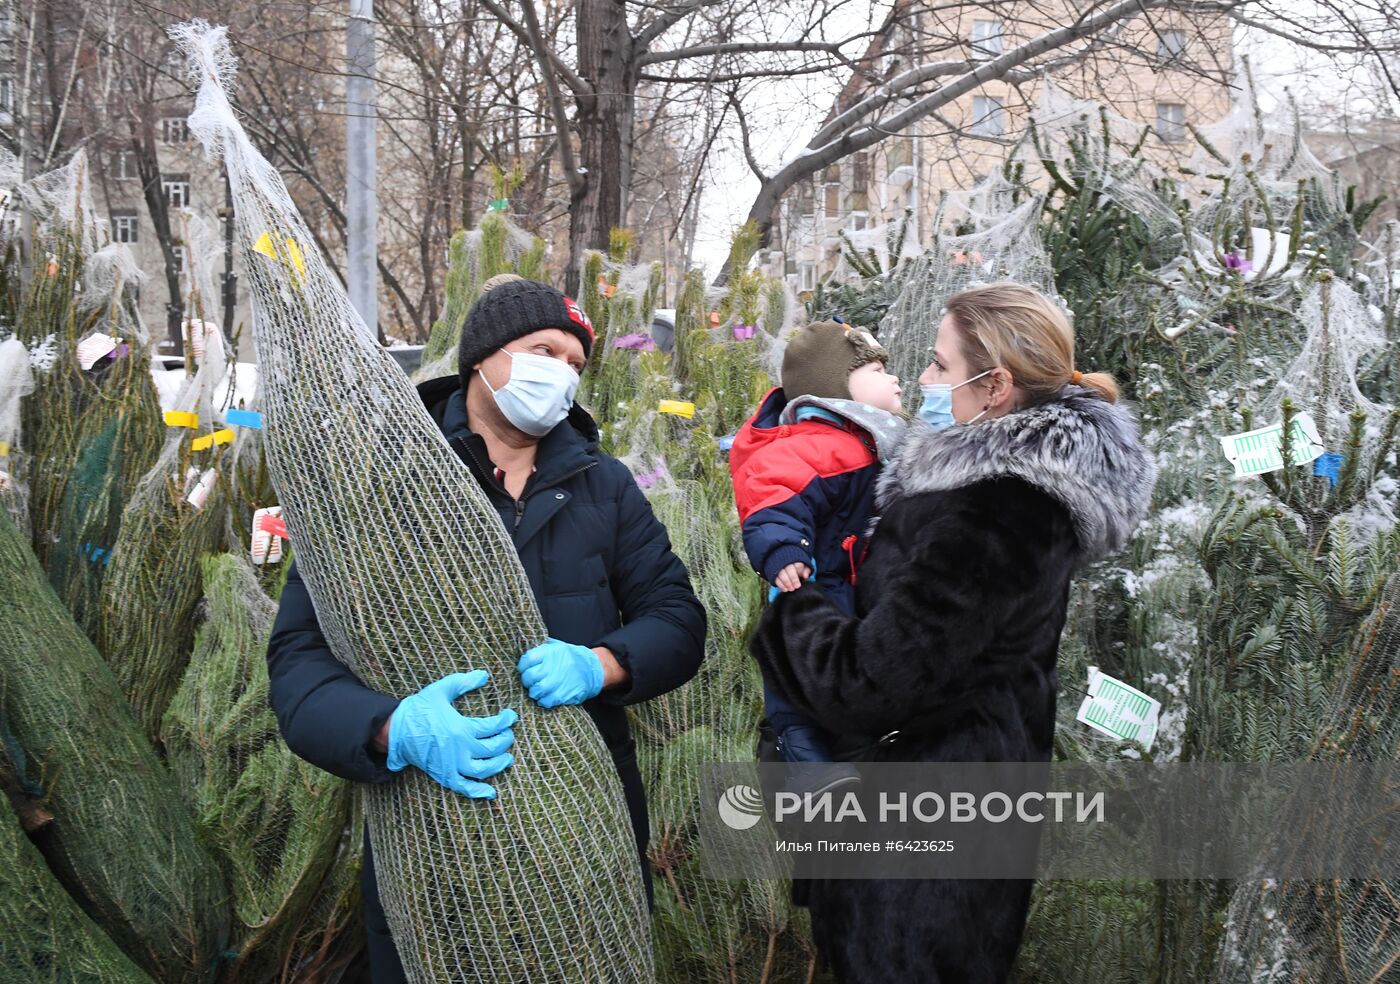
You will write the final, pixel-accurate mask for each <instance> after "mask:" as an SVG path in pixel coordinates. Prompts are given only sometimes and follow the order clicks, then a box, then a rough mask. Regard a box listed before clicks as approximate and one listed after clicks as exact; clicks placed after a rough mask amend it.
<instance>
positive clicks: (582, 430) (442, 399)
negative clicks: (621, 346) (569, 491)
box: [418, 376, 598, 485]
mask: <svg viewBox="0 0 1400 984" xmlns="http://www.w3.org/2000/svg"><path fill="white" fill-rule="evenodd" d="M418 395H419V396H420V397H422V399H423V404H424V406H426V407H427V408H428V413H430V414H431V415H432V417H433V420H435V421H436V422H437V425H438V428H439V429H440V430H441V431H442V433H443V436H444V437H446V438H447V439H448V441H452V440H453V439H454V438H461V439H462V440H463V441H465V442H466V443H467V445H468V447H470V448H472V449H473V450H476V451H479V456H480V457H481V459H482V461H483V462H484V461H485V460H486V447H485V445H486V442H485V441H483V440H482V438H481V435H479V434H477V433H475V432H474V431H472V429H471V426H470V422H469V421H468V419H467V401H466V393H465V392H464V391H463V390H462V384H461V380H460V379H459V378H458V377H456V376H446V377H443V378H442V379H432V380H429V381H428V382H426V383H421V384H419V386H418ZM597 450H598V425H597V424H596V423H594V421H593V418H592V417H591V416H589V414H588V411H587V410H584V409H583V407H581V406H579V405H578V404H577V403H575V404H574V405H573V406H572V407H571V408H570V409H569V416H568V417H566V418H565V419H564V420H562V421H560V422H559V423H558V424H557V425H556V426H555V428H554V429H553V430H552V431H550V432H549V433H548V434H546V435H545V436H544V437H542V438H540V443H539V448H538V450H537V451H536V452H535V481H536V483H541V484H545V485H548V484H552V483H554V482H556V481H558V480H559V479H561V478H563V477H566V476H568V475H570V474H572V473H573V472H575V471H578V470H579V469H580V468H583V467H585V466H586V465H588V464H589V463H590V461H592V460H595V459H596V452H597ZM487 477H488V478H489V477H490V476H487Z"/></svg>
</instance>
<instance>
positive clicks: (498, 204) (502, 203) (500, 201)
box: [486, 198, 510, 212]
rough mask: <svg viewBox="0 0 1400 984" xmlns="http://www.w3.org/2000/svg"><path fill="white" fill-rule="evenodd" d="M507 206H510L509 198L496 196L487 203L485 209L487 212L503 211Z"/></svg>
mask: <svg viewBox="0 0 1400 984" xmlns="http://www.w3.org/2000/svg"><path fill="white" fill-rule="evenodd" d="M509 207H510V199H509V198H497V199H496V200H495V201H494V202H492V203H491V204H490V205H487V206H486V211H488V212H504V211H505V210H506V209H507V208H509Z"/></svg>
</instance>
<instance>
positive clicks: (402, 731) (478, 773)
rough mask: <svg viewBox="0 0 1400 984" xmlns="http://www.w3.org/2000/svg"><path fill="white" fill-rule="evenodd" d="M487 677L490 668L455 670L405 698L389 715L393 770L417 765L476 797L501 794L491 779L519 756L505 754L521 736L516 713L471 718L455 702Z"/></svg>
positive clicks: (390, 752)
mask: <svg viewBox="0 0 1400 984" xmlns="http://www.w3.org/2000/svg"><path fill="white" fill-rule="evenodd" d="M486 680H487V675H486V671H485V670H472V671H471V672H470V673H453V674H450V675H448V676H445V677H443V678H442V679H441V680H439V681H437V682H436V683H430V684H428V685H427V686H426V687H424V688H423V689H422V690H420V691H418V693H416V694H414V695H413V696H412V697H405V698H404V699H403V700H401V701H400V702H399V706H398V707H396V708H395V709H394V713H393V716H392V717H390V718H389V762H388V765H389V770H390V771H391V772H399V771H401V770H402V769H403V768H404V767H405V766H409V765H416V766H418V768H420V769H422V770H423V771H424V772H426V773H427V774H428V775H429V776H431V777H432V778H433V779H434V780H435V781H436V782H438V783H439V784H441V785H443V786H446V787H447V788H448V789H450V790H452V791H453V792H456V793H461V794H462V795H463V796H470V797H471V798H472V799H495V798H496V790H495V787H493V786H491V785H489V784H487V783H484V782H473V780H475V779H487V778H489V777H491V776H494V775H495V774H496V773H498V772H500V771H501V770H502V769H504V768H506V767H507V766H509V765H510V764H511V763H512V762H514V761H515V759H514V758H513V757H511V756H510V755H507V754H505V751H506V749H507V748H509V747H510V746H511V744H512V743H513V742H514V741H515V733H514V732H512V731H511V730H510V726H511V725H513V724H514V723H515V721H516V717H517V715H516V713H515V712H514V711H512V710H511V709H510V708H506V709H505V710H503V711H501V713H499V714H496V715H493V716H492V717H467V716H466V715H465V714H463V713H461V712H460V711H458V710H457V708H455V707H453V706H452V702H453V701H454V700H456V699H457V698H458V697H460V696H462V695H463V694H465V693H467V692H468V691H471V690H475V689H477V688H478V687H480V686H481V685H482V684H484V683H485V682H486Z"/></svg>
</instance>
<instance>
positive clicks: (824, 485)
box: [729, 321, 905, 791]
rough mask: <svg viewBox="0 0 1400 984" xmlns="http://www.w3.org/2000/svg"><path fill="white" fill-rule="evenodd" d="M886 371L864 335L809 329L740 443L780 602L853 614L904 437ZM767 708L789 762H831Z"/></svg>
mask: <svg viewBox="0 0 1400 984" xmlns="http://www.w3.org/2000/svg"><path fill="white" fill-rule="evenodd" d="M887 360H888V354H887V353H886V352H885V350H884V349H883V348H881V347H880V344H879V343H878V342H876V341H875V338H874V337H873V336H872V335H871V334H870V333H869V332H868V331H866V330H865V329H863V328H853V327H850V326H848V325H843V324H838V323H837V322H835V321H820V322H816V323H814V324H809V325H807V326H805V327H803V328H801V329H799V330H798V332H797V334H796V335H795V336H794V337H793V338H792V340H791V341H789V342H788V346H787V349H786V351H785V352H784V353H783V376H782V382H783V385H782V386H781V387H779V388H777V389H773V390H770V391H769V392H768V394H767V395H766V396H764V398H763V402H762V403H761V404H760V405H759V408H758V412H757V413H755V414H754V415H753V417H751V418H750V419H749V420H748V422H747V423H745V424H744V426H743V427H742V428H741V429H740V430H739V433H738V434H737V435H736V436H735V438H734V446H733V448H732V449H731V450H730V452H729V470H730V474H731V475H732V477H733V479H734V499H735V501H736V502H737V504H738V507H739V521H740V523H741V524H742V526H743V533H744V549H745V551H746V552H747V553H748V556H749V562H750V563H751V564H753V567H754V570H756V571H757V572H758V573H759V574H760V575H761V576H762V577H763V579H764V580H765V581H768V582H770V583H772V584H773V586H774V590H775V591H796V590H797V589H798V588H799V587H800V586H801V585H802V582H803V581H805V580H808V579H811V578H813V577H815V580H816V585H817V587H818V588H819V589H820V590H821V591H823V592H824V593H825V594H826V595H827V597H829V598H830V599H831V600H832V601H833V602H835V603H836V604H837V605H839V606H840V607H841V608H842V609H843V610H844V611H847V612H854V609H855V581H856V568H857V567H858V566H859V563H860V557H861V554H862V550H863V548H864V544H865V534H866V529H867V527H868V526H869V524H870V519H871V516H872V514H873V511H874V507H875V481H876V478H877V474H878V470H879V465H880V461H881V459H884V458H888V457H889V456H890V455H891V454H892V453H893V451H894V448H895V447H896V446H897V444H898V443H899V441H900V439H901V438H902V437H903V436H904V430H905V423H904V419H903V417H902V415H901V412H900V402H899V397H900V389H899V380H898V379H897V378H896V377H894V376H892V375H890V374H889V373H887V372H886V371H885V365H886V363H887ZM814 565H815V567H814ZM763 707H764V712H765V715H766V716H767V718H768V723H769V726H770V727H771V728H772V729H773V731H774V732H776V734H777V736H778V748H779V750H780V752H781V753H782V756H783V759H784V760H785V761H787V762H789V763H804V762H829V761H830V760H831V755H830V751H829V746H828V740H827V736H826V734H825V733H824V732H823V731H822V730H821V729H820V728H819V727H817V726H816V725H814V724H813V723H812V722H811V721H808V720H807V719H806V718H805V717H803V715H802V714H800V713H799V712H798V711H797V710H796V709H795V708H793V707H792V705H791V704H789V703H788V701H787V700H786V699H784V697H783V695H782V694H779V693H776V692H774V691H773V690H772V689H771V688H770V687H768V686H767V685H766V684H765V687H764V694H763ZM804 771H805V777H804V776H803V775H802V773H803V772H804ZM789 775H790V778H791V779H794V785H796V786H799V787H805V788H806V789H807V790H808V791H817V790H819V789H829V788H833V787H834V786H835V785H839V784H842V783H844V782H849V781H855V774H854V770H853V769H849V770H845V771H844V772H838V771H836V770H832V769H829V768H828V769H808V770H801V769H798V770H789ZM804 779H805V781H804Z"/></svg>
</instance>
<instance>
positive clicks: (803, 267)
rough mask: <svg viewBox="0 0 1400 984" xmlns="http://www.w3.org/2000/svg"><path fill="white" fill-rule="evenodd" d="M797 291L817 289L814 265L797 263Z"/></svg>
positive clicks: (815, 267) (815, 266)
mask: <svg viewBox="0 0 1400 984" xmlns="http://www.w3.org/2000/svg"><path fill="white" fill-rule="evenodd" d="M797 269H798V274H797V283H798V287H797V289H798V290H816V289H817V265H816V264H815V263H799V264H798V265H797Z"/></svg>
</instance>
